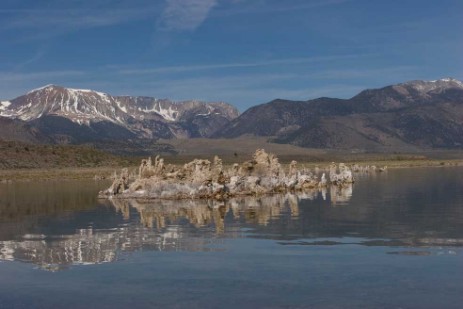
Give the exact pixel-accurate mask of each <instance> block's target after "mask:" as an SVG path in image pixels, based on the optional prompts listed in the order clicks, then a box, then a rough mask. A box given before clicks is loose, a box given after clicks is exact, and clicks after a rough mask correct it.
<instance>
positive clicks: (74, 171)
mask: <svg viewBox="0 0 463 309" xmlns="http://www.w3.org/2000/svg"><path fill="white" fill-rule="evenodd" d="M168 159H169V158H168V157H167V160H168ZM339 162H343V161H342V160H338V161H337V162H336V163H339ZM167 163H169V162H167ZM185 163H186V162H185ZM330 163H331V162H329V161H324V162H319V161H317V162H313V161H307V162H304V161H299V162H298V164H299V165H300V166H301V167H306V168H315V167H317V166H318V167H324V166H325V165H329V164H330ZM343 163H345V164H346V165H349V166H350V165H352V164H358V165H360V166H373V165H375V166H376V167H383V166H387V168H388V169H397V168H426V167H452V166H454V167H455V166H463V159H450V160H449V159H444V160H439V159H417V160H352V161H351V160H348V161H345V162H343ZM173 165H177V166H179V165H181V163H179V162H176V163H175V164H173ZM224 166H229V164H224ZM122 168H124V166H110V167H62V168H30V169H27V168H22V169H4V170H0V184H1V183H8V182H15V181H24V182H27V181H36V180H42V181H55V180H79V179H81V180H84V179H91V180H111V179H112V178H111V177H112V175H113V174H114V172H117V173H119V172H120V170H121V169H122ZM137 169H138V166H130V167H129V171H130V172H132V171H133V172H135V171H136V170H137Z"/></svg>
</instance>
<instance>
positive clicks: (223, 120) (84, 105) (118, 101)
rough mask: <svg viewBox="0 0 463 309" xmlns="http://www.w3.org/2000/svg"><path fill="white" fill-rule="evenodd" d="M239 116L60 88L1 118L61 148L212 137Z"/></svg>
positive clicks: (221, 109)
mask: <svg viewBox="0 0 463 309" xmlns="http://www.w3.org/2000/svg"><path fill="white" fill-rule="evenodd" d="M238 115H239V112H238V110H237V109H236V108H234V107H233V106H231V105H229V104H226V103H223V102H217V103H205V102H200V101H185V102H172V101H170V100H167V99H155V98H151V97H132V96H119V97H118V96H111V95H109V94H106V93H102V92H97V91H93V90H85V89H71V88H64V87H60V86H56V85H48V86H45V87H42V88H38V89H35V90H32V91H30V92H28V93H27V94H25V95H23V96H20V97H18V98H15V99H13V100H10V101H1V102H0V117H3V118H9V119H14V120H15V121H17V122H18V124H19V123H20V122H21V121H22V122H23V123H26V124H27V125H30V126H33V127H34V128H36V129H37V130H38V131H40V132H41V133H43V134H44V135H45V136H46V137H47V138H49V139H51V140H53V141H54V142H58V143H83V142H88V141H95V140H111V139H133V138H137V139H140V138H143V139H157V138H174V137H208V136H210V135H211V134H213V133H215V132H216V131H217V130H218V129H220V128H221V127H222V126H223V125H224V124H227V123H228V122H229V121H230V120H232V119H234V118H236V117H237V116H238ZM3 121H6V120H3ZM2 135H7V134H2ZM2 137H3V138H4V139H6V138H8V136H0V138H2ZM38 140H39V141H44V139H42V138H38Z"/></svg>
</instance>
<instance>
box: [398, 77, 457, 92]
mask: <svg viewBox="0 0 463 309" xmlns="http://www.w3.org/2000/svg"><path fill="white" fill-rule="evenodd" d="M399 86H410V87H412V88H414V89H415V90H418V91H420V92H430V91H442V90H447V89H450V88H459V89H463V82H462V81H459V80H458V79H455V78H451V77H446V78H441V79H437V80H431V81H425V80H413V81H409V82H406V83H403V84H399Z"/></svg>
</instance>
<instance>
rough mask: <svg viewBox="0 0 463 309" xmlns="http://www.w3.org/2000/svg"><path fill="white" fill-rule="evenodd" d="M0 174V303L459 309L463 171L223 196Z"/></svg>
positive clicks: (394, 174)
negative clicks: (170, 196)
mask: <svg viewBox="0 0 463 309" xmlns="http://www.w3.org/2000/svg"><path fill="white" fill-rule="evenodd" d="M108 186H109V183H108V182H105V181H93V180H92V181H89V180H87V181H47V182H38V183H33V182H18V183H6V184H5V183H4V184H0V276H1V278H2V280H1V281H0V308H63V307H65V308H127V307H131V308H138V307H150V308H151V307H154V308H172V307H173V308H236V307H240V308H372V307H373V308H461V307H463V280H462V275H463V249H462V248H463V247H462V246H463V168H461V167H440V168H415V169H412V168H410V169H396V170H389V171H387V172H385V173H371V174H365V175H357V181H356V183H355V184H354V185H353V186H351V187H345V188H335V187H332V188H328V189H327V190H325V191H323V192H318V191H314V192H308V193H306V194H304V195H292V194H286V195H275V196H264V197H261V198H258V199H257V198H240V199H234V200H230V201H227V202H212V201H157V202H150V203H148V202H144V201H136V200H127V201H114V202H111V201H105V200H97V199H96V195H97V192H98V191H99V190H101V189H103V188H106V187H108Z"/></svg>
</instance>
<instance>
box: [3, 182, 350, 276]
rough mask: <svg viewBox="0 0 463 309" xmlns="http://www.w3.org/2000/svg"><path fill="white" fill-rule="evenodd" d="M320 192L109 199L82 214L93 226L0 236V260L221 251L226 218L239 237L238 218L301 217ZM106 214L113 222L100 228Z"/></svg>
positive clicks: (56, 263) (59, 263) (52, 264)
mask: <svg viewBox="0 0 463 309" xmlns="http://www.w3.org/2000/svg"><path fill="white" fill-rule="evenodd" d="M348 191H349V190H348ZM349 192H350V191H349ZM320 194H321V193H320ZM325 194H326V193H325ZM318 196H319V192H318V191H313V192H309V193H307V194H305V195H301V196H296V195H292V194H286V195H273V196H263V197H261V198H250V197H247V198H242V199H234V200H230V201H227V202H217V201H207V200H195V201H193V200H186V201H169V200H163V201H156V202H146V201H145V202H143V201H136V200H114V201H111V202H110V201H105V202H104V203H105V204H104V205H100V206H99V208H98V210H99V211H102V212H101V213H99V212H98V211H97V212H96V213H93V215H92V216H91V217H87V216H86V212H85V213H81V214H80V217H82V218H83V219H84V220H83V222H81V223H80V224H82V223H84V224H85V223H87V224H89V223H90V222H91V225H94V226H91V227H88V228H78V229H75V230H74V231H75V232H74V233H69V234H64V233H63V234H60V233H59V232H62V231H63V229H62V228H60V222H52V221H53V220H52V221H47V223H52V225H55V227H53V226H52V227H51V229H50V226H48V227H43V228H41V227H38V228H37V227H34V228H32V230H33V231H34V232H36V233H29V234H22V235H16V236H15V237H14V239H13V240H4V241H0V259H2V260H17V261H24V262H31V263H34V264H37V265H39V266H40V267H42V268H44V269H49V270H58V269H62V268H66V267H67V266H69V265H73V264H83V265H85V264H97V263H104V262H112V261H115V260H117V259H118V257H120V256H121V255H123V254H124V252H133V251H139V250H150V251H211V250H221V249H220V244H221V243H222V241H223V240H222V239H223V237H222V234H223V233H224V232H225V228H226V225H228V223H230V227H231V228H230V230H227V233H226V237H228V238H235V237H241V236H240V235H241V232H240V231H239V228H233V225H234V223H235V224H237V225H235V227H238V226H239V225H240V223H239V222H241V221H243V222H245V223H246V224H248V225H249V226H255V225H263V226H265V225H267V224H268V223H269V222H270V221H271V220H277V219H278V218H280V217H282V216H283V215H288V216H289V217H293V218H297V217H298V215H299V207H298V204H299V201H300V199H316V198H317V197H318ZM320 197H321V196H320ZM102 206H103V207H102ZM104 206H106V207H104ZM110 209H113V211H112V212H111V211H110ZM114 210H115V211H114ZM102 214H104V215H105V216H107V217H106V218H107V219H109V221H110V222H113V223H114V225H113V226H110V227H106V228H98V227H99V224H98V221H99V220H100V219H101V217H102ZM118 214H122V218H119V220H114V218H110V217H111V216H112V217H118ZM119 216H120V215H119ZM77 217H79V215H78V216H77ZM77 217H76V218H71V217H66V221H67V222H68V223H69V225H70V226H75V225H78V223H77V222H76V220H77V221H80V219H79V218H77ZM91 219H93V220H91ZM60 220H63V218H60ZM60 220H58V221H60ZM89 220H90V221H89ZM39 221H40V220H39ZM92 221H93V222H92ZM95 225H96V226H95ZM55 229H56V231H55V232H52V231H53V230H55ZM67 230H69V227H68V228H67ZM40 232H42V233H40ZM3 239H4V238H3Z"/></svg>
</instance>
